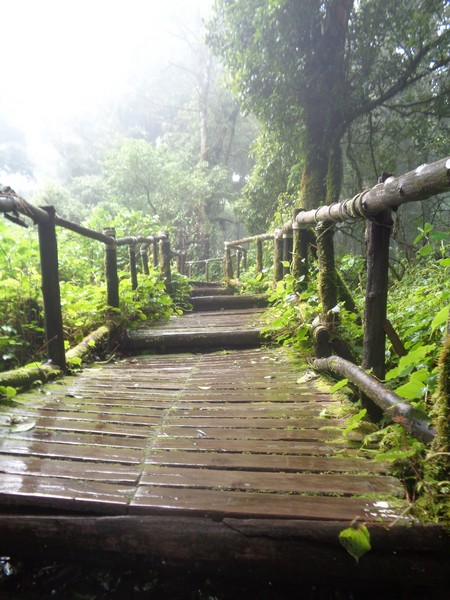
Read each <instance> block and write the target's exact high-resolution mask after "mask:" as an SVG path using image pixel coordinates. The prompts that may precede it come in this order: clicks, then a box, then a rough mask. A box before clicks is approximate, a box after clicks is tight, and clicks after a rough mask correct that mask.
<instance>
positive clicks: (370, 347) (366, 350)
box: [362, 209, 392, 379]
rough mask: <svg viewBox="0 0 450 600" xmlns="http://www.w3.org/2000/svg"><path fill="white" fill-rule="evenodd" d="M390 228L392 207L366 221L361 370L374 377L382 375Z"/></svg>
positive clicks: (383, 373)
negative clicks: (366, 370) (368, 370)
mask: <svg viewBox="0 0 450 600" xmlns="http://www.w3.org/2000/svg"><path fill="white" fill-rule="evenodd" d="M391 230H392V212H391V209H387V210H384V211H383V212H381V213H380V214H379V215H377V216H375V217H373V218H372V220H370V221H368V222H367V228H366V241H367V283H366V301H365V308H364V340H363V361H362V367H363V369H372V372H373V374H374V376H375V377H377V378H378V379H384V377H385V374H386V373H385V345H386V334H385V330H384V325H385V323H386V317H387V297H388V276H389V242H390V236H391Z"/></svg>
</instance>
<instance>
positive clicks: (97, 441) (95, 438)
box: [1, 427, 148, 449]
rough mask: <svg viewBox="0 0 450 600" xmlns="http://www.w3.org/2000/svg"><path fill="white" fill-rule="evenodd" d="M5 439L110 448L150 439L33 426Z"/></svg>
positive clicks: (135, 445)
mask: <svg viewBox="0 0 450 600" xmlns="http://www.w3.org/2000/svg"><path fill="white" fill-rule="evenodd" d="M1 439H4V440H7V439H9V440H11V441H14V440H22V441H26V442H28V443H29V444H31V443H32V442H34V441H35V442H45V443H47V444H75V445H78V446H99V447H101V446H106V447H108V448H139V449H144V448H146V447H147V446H148V441H147V439H146V438H143V437H131V436H119V435H107V434H104V433H102V434H89V433H82V432H76V433H74V432H70V431H55V430H53V431H47V430H43V429H39V428H36V427H35V428H33V429H31V430H30V431H24V432H18V433H14V434H13V433H11V434H10V435H4V436H2V437H1Z"/></svg>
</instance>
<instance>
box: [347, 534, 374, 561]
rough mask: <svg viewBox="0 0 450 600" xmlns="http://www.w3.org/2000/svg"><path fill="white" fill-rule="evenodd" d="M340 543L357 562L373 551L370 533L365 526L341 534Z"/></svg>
mask: <svg viewBox="0 0 450 600" xmlns="http://www.w3.org/2000/svg"><path fill="white" fill-rule="evenodd" d="M339 541H340V543H341V545H342V546H343V547H344V548H345V549H346V550H347V552H348V553H349V554H350V556H352V557H353V558H354V559H355V560H356V562H357V563H358V562H359V559H360V558H361V557H362V556H364V554H365V553H366V552H368V551H369V550H371V548H372V547H371V545H370V533H369V530H368V529H367V527H366V526H365V525H359V526H357V527H349V528H348V529H343V530H342V531H341V532H340V533H339Z"/></svg>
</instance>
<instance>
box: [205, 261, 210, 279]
mask: <svg viewBox="0 0 450 600" xmlns="http://www.w3.org/2000/svg"><path fill="white" fill-rule="evenodd" d="M205 281H206V282H208V281H209V260H208V259H206V260H205Z"/></svg>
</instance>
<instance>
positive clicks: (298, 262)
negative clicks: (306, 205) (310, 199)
mask: <svg viewBox="0 0 450 600" xmlns="http://www.w3.org/2000/svg"><path fill="white" fill-rule="evenodd" d="M302 210H303V208H294V210H293V211H292V275H293V277H294V279H295V280H296V281H298V288H299V289H305V287H306V285H305V280H306V274H305V267H304V265H305V259H304V254H305V253H304V252H302V243H303V240H304V238H305V236H304V235H303V234H304V232H303V230H302V229H300V226H299V225H298V223H297V222H296V220H295V218H296V216H297V215H298V214H299V213H300V212H302ZM302 276H303V277H302ZM300 279H302V280H301V281H300Z"/></svg>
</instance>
